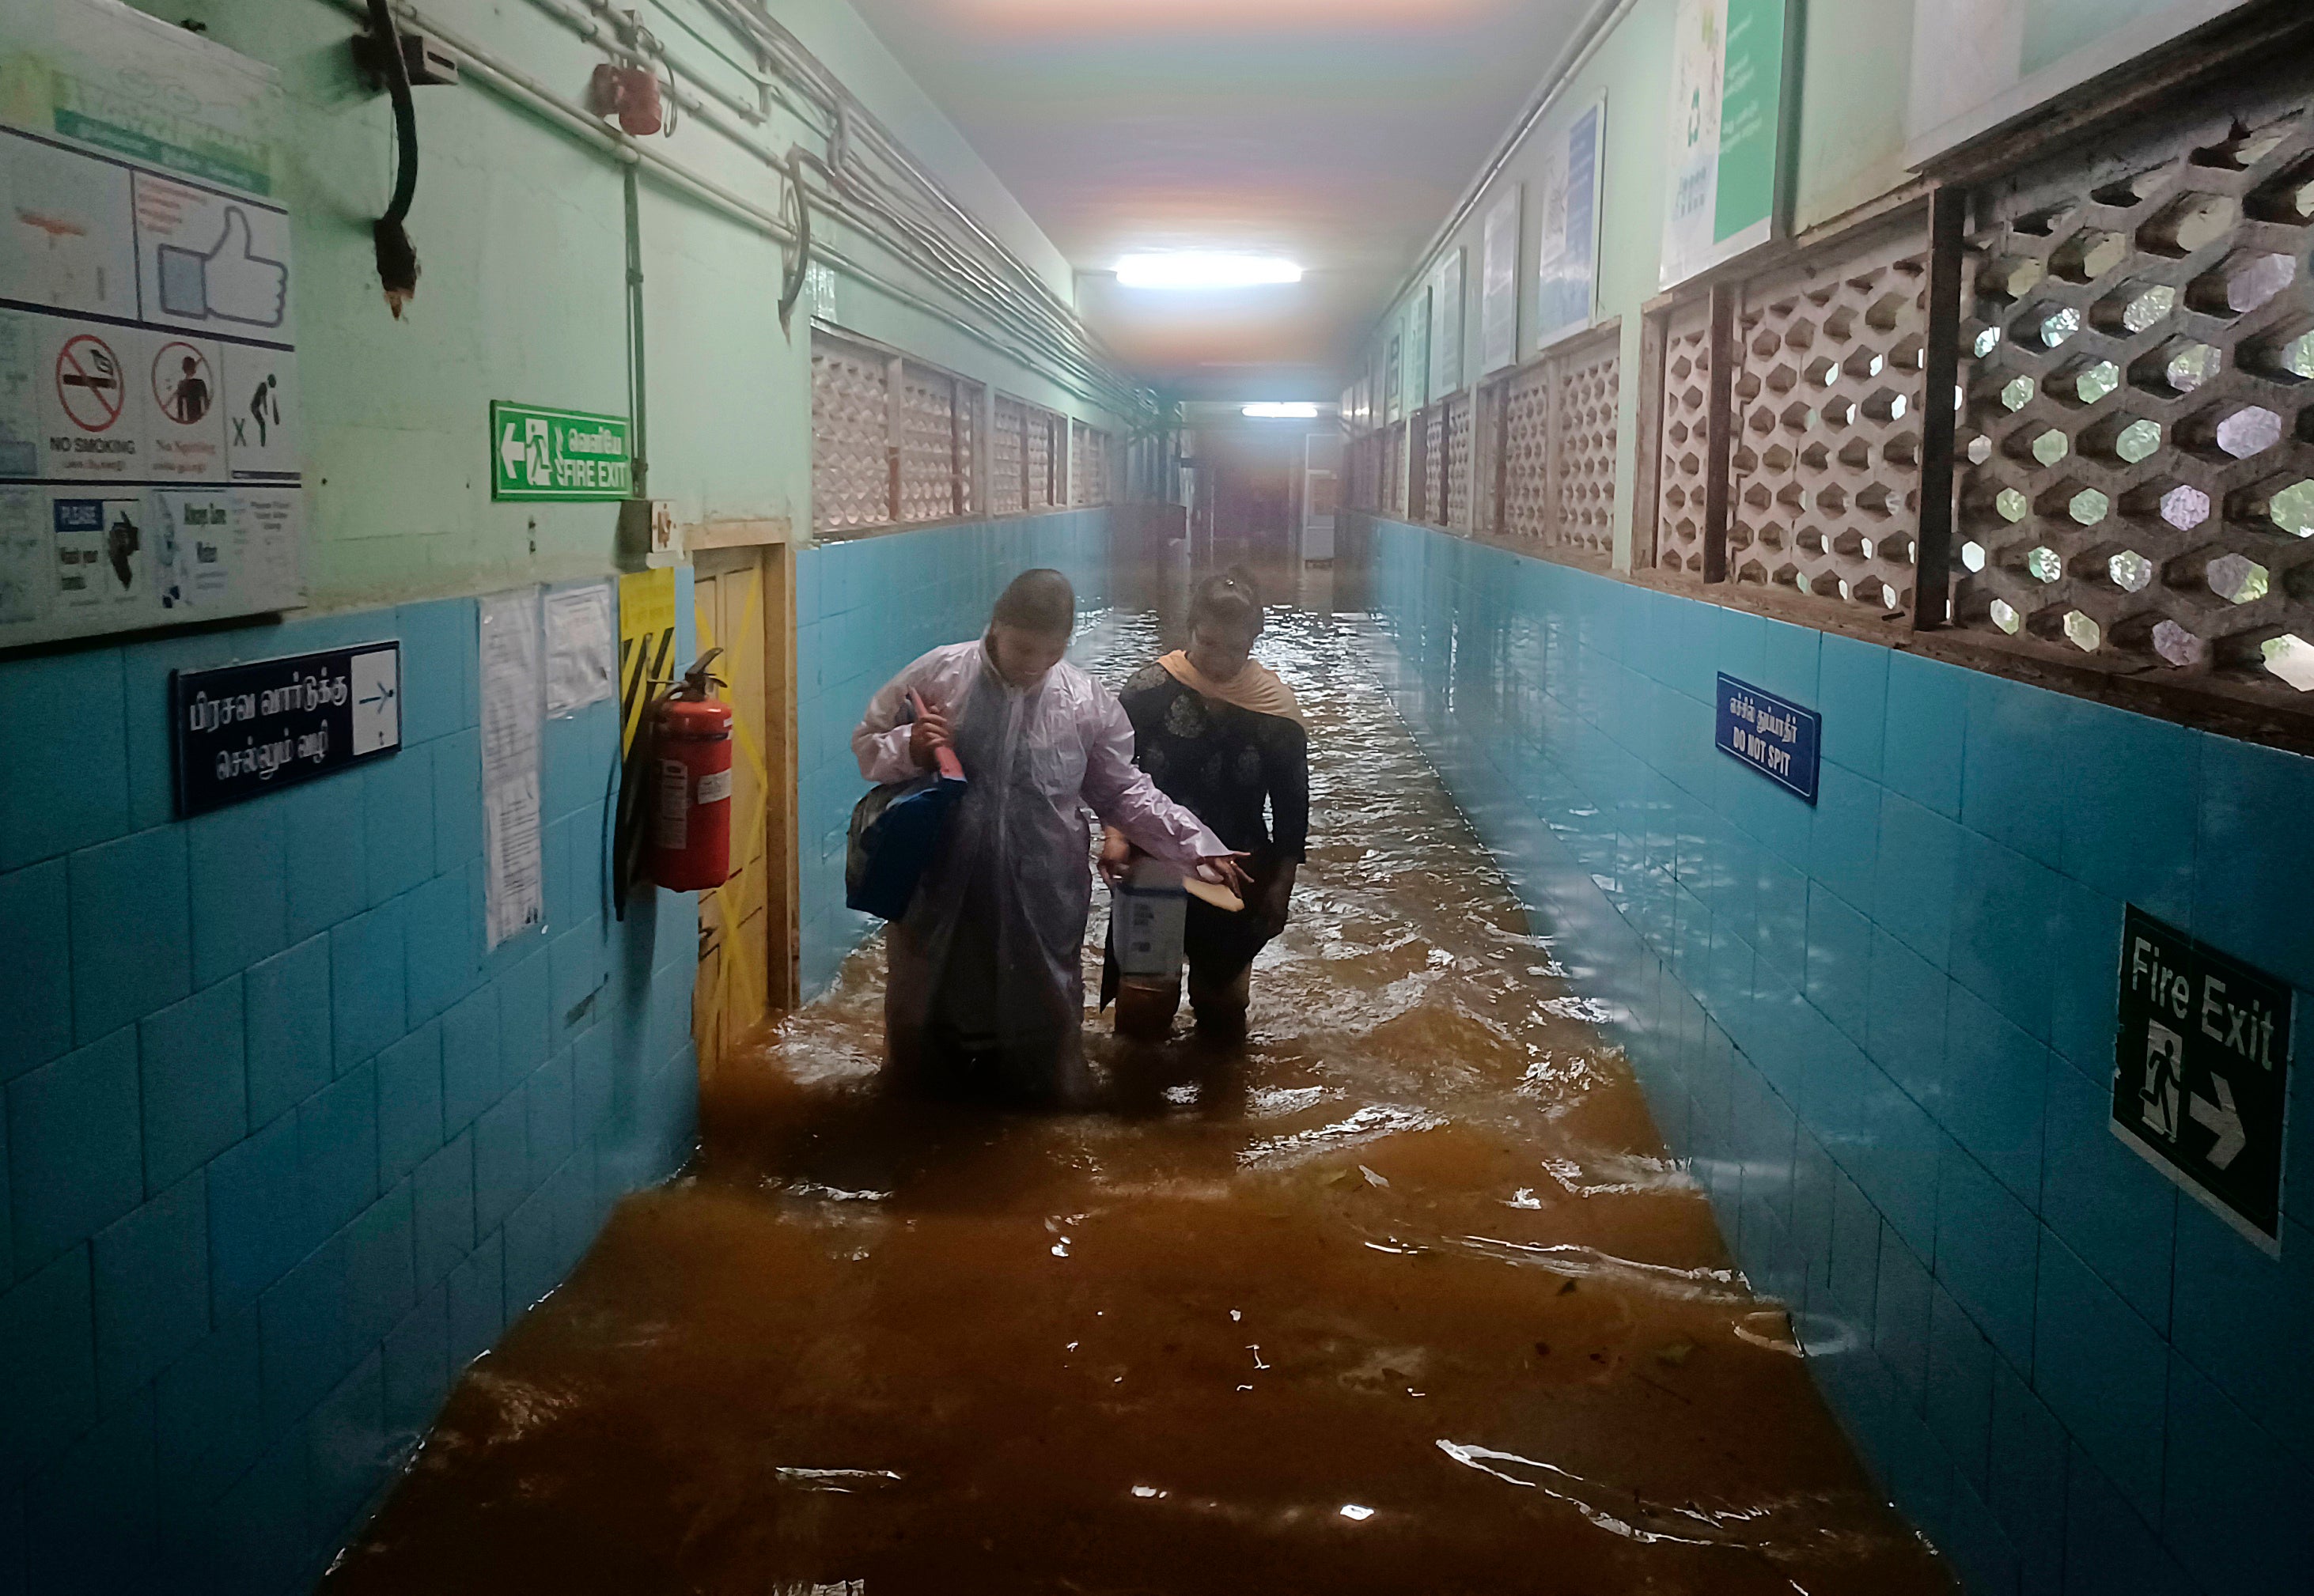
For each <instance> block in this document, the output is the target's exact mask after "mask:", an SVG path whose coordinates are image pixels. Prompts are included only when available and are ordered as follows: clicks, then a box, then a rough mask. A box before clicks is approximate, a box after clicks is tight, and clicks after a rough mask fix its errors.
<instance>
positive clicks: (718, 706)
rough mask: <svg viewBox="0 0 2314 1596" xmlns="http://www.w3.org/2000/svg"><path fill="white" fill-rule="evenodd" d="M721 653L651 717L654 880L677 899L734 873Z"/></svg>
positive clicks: (708, 656)
mask: <svg viewBox="0 0 2314 1596" xmlns="http://www.w3.org/2000/svg"><path fill="white" fill-rule="evenodd" d="M721 652H723V650H721V649H720V648H710V649H709V650H708V651H707V652H706V653H704V654H702V655H701V656H700V657H698V659H697V660H695V661H693V664H692V666H691V668H690V669H689V670H687V671H685V672H684V675H683V680H682V681H681V682H679V683H676V687H675V690H674V691H673V692H669V693H668V694H667V696H666V697H665V698H662V699H661V700H659V701H658V705H657V707H656V708H655V710H653V713H652V719H651V738H652V745H651V754H652V763H653V765H654V773H655V774H656V776H657V788H658V790H657V793H656V795H655V802H654V804H653V813H652V824H651V858H650V872H651V879H652V880H654V881H656V882H658V884H659V885H660V886H664V887H667V888H669V889H670V890H672V891H675V892H700V891H704V890H706V889H708V888H710V887H716V886H722V885H723V882H724V879H725V878H726V877H729V875H730V873H731V706H730V705H729V704H726V703H723V702H721V701H719V700H717V699H716V697H715V696H714V689H715V687H716V686H717V685H718V683H717V682H716V679H715V678H714V677H713V676H711V675H709V674H708V669H707V667H708V666H710V665H711V664H712V663H713V662H714V659H715V657H716V656H717V655H719V654H720V653H721Z"/></svg>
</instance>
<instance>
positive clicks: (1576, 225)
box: [1534, 99, 1607, 348]
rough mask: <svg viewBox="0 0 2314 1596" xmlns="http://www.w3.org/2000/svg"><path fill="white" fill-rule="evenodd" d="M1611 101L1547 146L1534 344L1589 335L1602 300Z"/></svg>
mask: <svg viewBox="0 0 2314 1596" xmlns="http://www.w3.org/2000/svg"><path fill="white" fill-rule="evenodd" d="M1606 131H1607V102H1606V101H1605V100H1603V99H1601V100H1596V101H1593V102H1592V103H1591V104H1589V105H1587V106H1585V107H1584V109H1583V110H1582V111H1581V112H1580V113H1579V114H1578V115H1577V117H1576V119H1575V120H1574V121H1573V122H1571V123H1569V124H1568V127H1567V128H1565V129H1564V130H1563V131H1562V132H1560V133H1559V134H1558V135H1557V136H1555V137H1552V138H1550V139H1549V140H1548V141H1546V143H1545V144H1544V145H1543V166H1542V175H1541V181H1540V183H1539V185H1538V187H1539V188H1540V190H1541V208H1542V216H1541V225H1540V226H1539V227H1538V228H1537V229H1536V234H1535V246H1534V251H1535V272H1536V283H1535V295H1534V319H1535V344H1536V346H1537V347H1538V348H1550V346H1551V345H1552V344H1554V343H1557V342H1558V341H1559V339H1563V338H1566V337H1568V336H1569V335H1571V334H1573V333H1577V332H1582V331H1587V330H1588V329H1589V327H1590V325H1591V322H1592V318H1593V316H1594V314H1595V313H1596V308H1597V304H1598V296H1599V173H1600V169H1601V166H1602V164H1603V158H1604V154H1605V150H1606Z"/></svg>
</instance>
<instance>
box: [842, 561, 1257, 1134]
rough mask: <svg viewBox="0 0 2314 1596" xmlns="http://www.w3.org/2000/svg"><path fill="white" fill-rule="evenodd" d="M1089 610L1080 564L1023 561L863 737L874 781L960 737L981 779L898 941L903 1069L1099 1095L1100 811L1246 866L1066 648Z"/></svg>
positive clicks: (935, 1078) (897, 930) (913, 1076)
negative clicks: (1091, 1041) (1140, 753)
mask: <svg viewBox="0 0 2314 1596" xmlns="http://www.w3.org/2000/svg"><path fill="white" fill-rule="evenodd" d="M1075 620H1076V598H1075V595H1074V594H1073V592H1072V591H1071V589H1070V587H1069V584H1068V578H1065V577H1064V576H1063V575H1061V573H1060V572H1058V571H1055V570H1033V571H1027V572H1023V573H1022V574H1021V575H1020V576H1019V577H1017V578H1014V579H1013V582H1012V585H1011V586H1009V587H1007V588H1006V589H1005V590H1004V593H1003V595H1002V597H1000V598H999V599H998V600H997V601H996V608H995V611H994V614H993V615H992V616H991V617H990V621H989V626H988V631H987V634H986V635H985V637H982V638H980V639H976V640H975V641H972V642H968V643H952V644H950V645H949V646H948V647H946V648H935V649H933V650H932V652H931V653H929V654H927V655H925V656H924V657H922V658H921V659H918V660H917V661H916V662H915V663H914V664H913V665H911V666H908V667H907V669H905V670H904V671H902V672H901V673H900V674H899V675H896V676H895V677H894V678H893V679H892V680H891V681H889V682H888V683H885V684H884V686H883V688H882V689H881V690H880V691H879V692H877V694H876V696H875V697H874V698H872V699H870V701H868V710H867V713H866V714H865V715H863V716H862V717H861V721H860V725H859V727H858V728H857V729H856V730H854V731H853V732H852V752H853V753H854V754H857V755H858V757H859V760H860V773H861V776H863V777H865V778H866V779H867V780H870V781H873V782H877V783H879V784H880V783H882V782H887V781H902V780H910V779H912V778H914V777H915V776H918V775H921V774H923V772H924V771H925V770H927V769H929V768H930V767H931V765H932V754H933V750H935V749H936V748H938V747H940V746H941V745H943V744H945V745H949V746H952V747H953V748H954V749H955V750H956V753H957V757H958V760H960V761H961V762H962V763H963V766H964V774H965V779H966V782H967V786H966V789H965V792H964V796H963V797H962V798H960V799H959V800H958V802H957V804H956V806H955V807H953V808H952V809H950V810H949V816H948V819H947V823H946V825H945V828H944V830H943V832H942V833H941V846H940V848H939V850H938V851H937V852H936V853H935V854H934V855H933V857H932V861H931V862H930V864H929V865H928V866H927V867H926V868H925V870H924V873H923V877H922V879H921V881H920V882H919V885H918V886H917V889H916V895H915V898H914V902H912V903H911V904H909V907H908V912H907V913H906V915H905V917H903V918H902V919H900V920H898V921H895V922H894V923H893V925H892V928H891V930H890V933H889V935H888V938H887V948H888V962H889V966H890V968H889V973H888V976H887V980H886V984H885V990H884V1030H885V1048H886V1056H887V1059H888V1063H889V1065H890V1068H891V1071H892V1073H893V1075H894V1077H895V1078H896V1080H899V1081H901V1082H903V1083H905V1084H911V1085H918V1086H929V1087H934V1088H940V1089H951V1090H958V1089H960V1090H967V1091H977V1092H982V1093H985V1094H989V1095H994V1096H997V1097H1002V1098H1011V1099H1014V1100H1026V1101H1032V1102H1062V1103H1069V1102H1078V1101H1082V1099H1083V1098H1084V1096H1085V1088H1086V1085H1087V1076H1086V1070H1085V1064H1084V1053H1083V1030H1084V967H1083V955H1082V948H1083V944H1084V934H1085V921H1086V917H1087V915H1088V914H1089V913H1091V907H1092V870H1091V831H1090V829H1089V826H1088V824H1087V812H1088V811H1090V812H1091V814H1092V815H1094V816H1099V817H1100V819H1101V820H1102V821H1104V822H1106V823H1107V824H1110V825H1113V826H1116V827H1117V829H1118V830H1120V831H1122V832H1123V833H1125V834H1126V837H1127V838H1129V839H1130V840H1131V841H1132V842H1134V843H1135V845H1137V846H1138V847H1139V848H1140V849H1141V850H1142V851H1144V852H1146V853H1149V854H1152V855H1153V856H1155V857H1156V858H1158V859H1161V860H1165V861H1166V862H1167V863H1170V864H1176V865H1179V866H1181V867H1182V868H1184V869H1197V870H1198V871H1199V873H1200V874H1203V875H1206V876H1207V877H1209V878H1212V879H1216V880H1227V881H1230V882H1232V883H1236V882H1239V881H1241V880H1242V878H1243V877H1242V876H1241V873H1240V872H1239V871H1238V869H1237V867H1236V862H1235V860H1236V856H1235V855H1234V854H1232V852H1231V851H1229V849H1228V848H1227V847H1225V846H1224V845H1223V842H1221V840H1220V839H1219V838H1218V837H1216V836H1214V833H1212V832H1211V831H1209V830H1207V829H1206V826H1205V824H1203V823H1202V822H1200V821H1199V820H1198V819H1197V816H1194V815H1192V814H1190V813H1189V812H1188V810H1187V809H1185V808H1183V807H1181V806H1180V805H1179V804H1176V803H1174V802H1173V801H1172V800H1171V799H1170V798H1166V797H1165V796H1164V795H1163V794H1162V793H1161V792H1159V791H1158V790H1157V789H1156V787H1155V786H1154V784H1153V783H1152V782H1151V781H1150V780H1149V778H1148V777H1147V776H1146V775H1145V774H1144V773H1143V772H1141V771H1140V770H1139V769H1138V768H1136V767H1135V764H1134V763H1133V727H1132V724H1131V723H1130V722H1129V721H1128V720H1126V716H1125V710H1123V708H1122V707H1121V706H1120V705H1119V704H1118V703H1117V697H1116V695H1115V694H1114V693H1112V692H1109V691H1108V689H1107V688H1105V687H1103V686H1102V685H1101V684H1100V683H1098V682H1095V681H1094V680H1093V679H1092V678H1091V677H1090V676H1088V675H1085V674H1084V672H1082V671H1081V670H1079V669H1077V667H1076V666H1073V665H1070V664H1068V663H1067V662H1066V661H1065V660H1064V659H1063V658H1062V655H1063V654H1064V652H1065V651H1066V650H1067V648H1068V642H1069V636H1070V633H1071V631H1072V630H1073V628H1074V626H1075ZM917 700H920V701H922V702H923V705H924V710H925V712H924V713H923V715H921V716H918V715H916V714H915V712H914V701H917Z"/></svg>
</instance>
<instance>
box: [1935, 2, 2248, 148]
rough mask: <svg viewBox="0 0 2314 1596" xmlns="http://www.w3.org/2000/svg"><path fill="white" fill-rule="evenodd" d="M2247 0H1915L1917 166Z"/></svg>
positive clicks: (2241, 4) (2215, 18)
mask: <svg viewBox="0 0 2314 1596" xmlns="http://www.w3.org/2000/svg"><path fill="white" fill-rule="evenodd" d="M2247 4H2249V0H1914V4H1913V8H1912V95H1911V98H1910V100H1909V101H1908V102H1907V104H1906V106H1905V113H1904V138H1905V144H1904V162H1905V164H1907V165H1912V166H1916V165H1919V164H1920V163H1922V162H1924V161H1928V160H1931V159H1933V158H1934V157H1936V156H1938V155H1939V154H1943V153H1944V152H1945V151H1947V150H1949V149H1951V148H1953V147H1954V146H1955V145H1961V144H1965V143H1966V142H1968V141H1969V140H1970V139H1973V138H1976V137H1981V136H1982V135H1983V134H1985V133H1988V132H1990V131H1992V129H1993V128H1998V127H2000V125H2001V124H2003V123H2004V122H2009V121H2012V120H2014V119H2017V118H2018V117H2020V116H2022V115H2024V114H2025V113H2026V112H2027V111H2029V110H2033V109H2034V108H2035V107H2036V106H2038V105H2040V104H2042V103H2044V102H2045V101H2049V100H2051V99H2053V98H2054V97H2055V96H2057V95H2059V94H2062V93H2065V92H2066V91H2067V90H2069V89H2072V88H2075V87H2077V86H2079V85H2080V84H2084V83H2087V82H2088V81H2089V79H2091V78H2093V77H2096V76H2098V75H2101V74H2103V73H2106V72H2110V71H2112V70H2113V69H2114V68H2115V67H2116V66H2123V65H2124V64H2125V63H2127V62H2129V61H2131V60H2133V59H2135V58H2136V57H2139V56H2142V55H2143V54H2145V53H2146V52H2147V51H2149V50H2152V49H2156V48H2159V47H2160V46H2162V45H2165V44H2167V43H2168V42H2169V41H2170V40H2174V39H2176V38H2177V37H2178V36H2179V35H2180V34H2183V33H2186V32H2188V31H2191V30H2193V29H2195V28H2198V27H2200V26H2202V25H2203V24H2204V23H2206V22H2214V21H2216V20H2217V19H2218V18H2220V17H2222V16H2224V15H2226V14H2227V13H2230V12H2234V11H2239V10H2240V9H2241V8H2242V7H2243V6H2245V5H2247Z"/></svg>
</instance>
